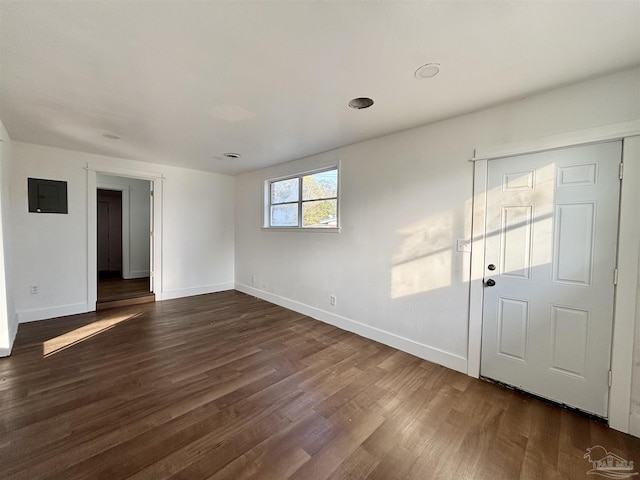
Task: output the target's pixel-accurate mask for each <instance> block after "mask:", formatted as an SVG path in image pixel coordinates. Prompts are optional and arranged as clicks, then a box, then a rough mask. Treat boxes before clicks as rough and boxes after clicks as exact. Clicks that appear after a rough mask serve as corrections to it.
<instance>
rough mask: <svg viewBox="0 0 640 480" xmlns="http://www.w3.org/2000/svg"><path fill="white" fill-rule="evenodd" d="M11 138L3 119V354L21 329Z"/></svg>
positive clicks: (0, 237) (0, 162) (0, 161)
mask: <svg viewBox="0 0 640 480" xmlns="http://www.w3.org/2000/svg"><path fill="white" fill-rule="evenodd" d="M11 156H12V152H11V139H10V138H9V134H8V133H7V131H6V130H5V128H4V125H3V124H2V122H1V121H0V216H1V221H0V357H1V356H7V355H9V354H10V353H11V347H12V346H13V340H14V338H15V336H16V332H17V331H18V321H17V319H16V316H15V307H14V302H13V261H12V260H13V259H12V256H11V245H12V226H11Z"/></svg>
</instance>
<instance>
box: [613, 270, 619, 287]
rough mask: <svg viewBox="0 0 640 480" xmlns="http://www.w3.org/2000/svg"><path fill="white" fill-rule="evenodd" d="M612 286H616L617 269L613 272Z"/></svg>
mask: <svg viewBox="0 0 640 480" xmlns="http://www.w3.org/2000/svg"><path fill="white" fill-rule="evenodd" d="M613 284H614V285H618V269H617V268H616V269H615V270H614V271H613Z"/></svg>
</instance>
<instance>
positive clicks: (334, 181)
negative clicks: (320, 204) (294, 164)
mask: <svg viewBox="0 0 640 480" xmlns="http://www.w3.org/2000/svg"><path fill="white" fill-rule="evenodd" d="M337 196H338V170H327V171H326V172H319V173H314V174H313V175H306V176H304V177H302V199H303V200H316V199H319V198H331V197H337Z"/></svg>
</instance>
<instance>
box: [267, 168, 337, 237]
mask: <svg viewBox="0 0 640 480" xmlns="http://www.w3.org/2000/svg"><path fill="white" fill-rule="evenodd" d="M332 170H335V171H336V173H337V177H338V181H337V185H336V196H335V197H324V198H314V199H310V200H304V199H303V188H302V187H303V185H302V179H303V178H304V177H307V176H310V175H315V174H317V173H323V172H329V171H332ZM340 176H341V174H340V164H339V162H338V163H335V164H331V165H327V166H323V167H320V168H316V169H312V170H305V171H303V172H299V173H295V174H290V175H284V176H281V177H275V178H269V179H266V180H265V181H264V202H263V222H262V228H263V229H264V230H286V231H296V232H319V233H336V232H339V231H340V184H341V182H340ZM292 179H297V180H298V199H297V200H295V201H290V202H281V203H271V186H272V185H273V184H274V183H277V182H282V181H285V180H292ZM320 200H335V201H336V226H335V227H305V226H304V225H303V221H304V218H303V214H302V212H303V205H304V204H305V203H310V202H317V201H320ZM296 204H297V212H298V225H291V226H277V225H276V226H272V225H271V207H272V206H274V205H296Z"/></svg>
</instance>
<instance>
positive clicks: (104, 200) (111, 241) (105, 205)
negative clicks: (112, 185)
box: [97, 189, 122, 274]
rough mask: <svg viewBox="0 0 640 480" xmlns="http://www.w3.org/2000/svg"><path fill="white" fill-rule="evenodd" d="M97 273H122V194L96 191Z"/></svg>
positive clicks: (110, 191) (112, 191)
mask: <svg viewBox="0 0 640 480" xmlns="http://www.w3.org/2000/svg"><path fill="white" fill-rule="evenodd" d="M97 207H98V272H99V273H107V272H108V273H112V274H113V273H122V192H120V191H115V190H102V189H99V190H98V206H97Z"/></svg>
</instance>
